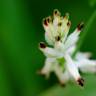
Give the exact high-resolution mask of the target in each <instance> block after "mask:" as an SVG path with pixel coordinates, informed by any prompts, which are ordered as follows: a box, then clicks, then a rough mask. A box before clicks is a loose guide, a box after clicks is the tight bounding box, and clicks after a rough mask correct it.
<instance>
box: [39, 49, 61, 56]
mask: <svg viewBox="0 0 96 96" xmlns="http://www.w3.org/2000/svg"><path fill="white" fill-rule="evenodd" d="M40 50H41V51H42V52H43V53H44V55H45V56H46V57H49V58H58V57H61V56H62V54H61V53H60V52H57V51H56V50H55V49H54V48H50V47H46V48H40Z"/></svg>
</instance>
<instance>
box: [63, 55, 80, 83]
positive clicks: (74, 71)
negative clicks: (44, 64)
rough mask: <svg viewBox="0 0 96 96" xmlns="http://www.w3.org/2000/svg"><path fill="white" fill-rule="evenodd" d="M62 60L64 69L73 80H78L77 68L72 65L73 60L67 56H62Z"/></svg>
mask: <svg viewBox="0 0 96 96" xmlns="http://www.w3.org/2000/svg"><path fill="white" fill-rule="evenodd" d="M64 58H65V60H66V67H67V69H68V71H69V72H70V74H71V75H72V76H73V78H74V79H75V80H76V81H77V80H78V79H79V78H80V74H79V72H78V67H77V66H76V65H75V64H74V62H73V60H72V59H71V57H70V56H69V55H68V54H65V55H64Z"/></svg>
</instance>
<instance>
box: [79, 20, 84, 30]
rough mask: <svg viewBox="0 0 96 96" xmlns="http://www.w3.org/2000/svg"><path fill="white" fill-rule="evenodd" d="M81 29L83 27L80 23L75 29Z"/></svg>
mask: <svg viewBox="0 0 96 96" xmlns="http://www.w3.org/2000/svg"><path fill="white" fill-rule="evenodd" d="M83 27H84V23H83V22H81V23H80V24H79V25H78V26H77V29H78V30H81V29H82V28H83Z"/></svg>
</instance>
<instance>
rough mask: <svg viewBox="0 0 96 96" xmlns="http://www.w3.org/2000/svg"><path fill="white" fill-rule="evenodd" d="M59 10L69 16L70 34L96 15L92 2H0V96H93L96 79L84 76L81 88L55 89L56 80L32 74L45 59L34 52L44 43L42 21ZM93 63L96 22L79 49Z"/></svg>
mask: <svg viewBox="0 0 96 96" xmlns="http://www.w3.org/2000/svg"><path fill="white" fill-rule="evenodd" d="M56 8H57V9H59V10H60V11H61V13H62V15H64V14H65V13H66V12H69V13H70V20H71V21H72V27H71V30H70V32H72V31H73V30H74V28H75V27H76V26H77V24H78V23H79V22H81V21H84V22H85V26H86V24H87V22H88V20H89V19H90V17H91V15H92V14H93V13H94V11H96V0H0V96H96V75H94V74H93V75H85V76H84V78H85V88H84V89H80V88H79V87H78V86H76V84H73V83H72V84H70V83H69V84H68V86H66V87H65V88H62V87H60V86H59V84H56V83H58V81H57V79H56V77H55V76H54V75H51V78H50V79H49V80H45V78H44V77H42V76H39V75H37V74H36V71H37V70H38V69H41V68H42V66H43V65H44V59H45V57H44V56H43V54H42V53H41V52H40V51H39V49H38V43H39V42H40V41H45V40H44V29H43V27H42V19H43V18H44V17H46V16H49V15H51V14H52V12H53V9H56ZM81 50H82V51H91V52H92V53H93V57H92V58H95V59H96V19H94V20H93V21H92V23H91V24H90V30H88V34H87V36H86V38H85V40H84V43H83V45H82V47H81Z"/></svg>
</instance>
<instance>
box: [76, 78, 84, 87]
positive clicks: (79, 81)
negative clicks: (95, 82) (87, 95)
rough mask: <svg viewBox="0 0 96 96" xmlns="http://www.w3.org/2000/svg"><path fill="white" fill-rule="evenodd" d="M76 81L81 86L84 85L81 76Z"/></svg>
mask: <svg viewBox="0 0 96 96" xmlns="http://www.w3.org/2000/svg"><path fill="white" fill-rule="evenodd" d="M77 83H78V84H79V85H80V86H81V87H83V86H84V79H83V78H79V79H78V80H77Z"/></svg>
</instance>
